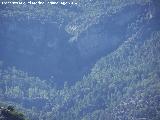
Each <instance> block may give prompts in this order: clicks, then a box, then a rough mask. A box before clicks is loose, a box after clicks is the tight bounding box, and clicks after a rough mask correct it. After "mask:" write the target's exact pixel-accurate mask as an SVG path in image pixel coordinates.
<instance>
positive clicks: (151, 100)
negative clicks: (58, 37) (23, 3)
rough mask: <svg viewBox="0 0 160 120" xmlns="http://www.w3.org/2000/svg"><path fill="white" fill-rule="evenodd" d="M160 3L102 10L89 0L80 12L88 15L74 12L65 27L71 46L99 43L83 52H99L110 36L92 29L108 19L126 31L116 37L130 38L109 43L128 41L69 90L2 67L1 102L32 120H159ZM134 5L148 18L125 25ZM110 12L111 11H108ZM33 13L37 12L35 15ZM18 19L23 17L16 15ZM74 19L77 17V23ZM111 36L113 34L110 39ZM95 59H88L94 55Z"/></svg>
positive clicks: (127, 2) (123, 0)
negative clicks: (124, 16)
mask: <svg viewBox="0 0 160 120" xmlns="http://www.w3.org/2000/svg"><path fill="white" fill-rule="evenodd" d="M157 1H158V0H155V1H154V2H153V1H152V2H151V1H149V0H147V1H144V0H140V1H139V2H138V1H132V0H118V1H115V0H111V1H110V2H105V1H103V2H104V3H105V4H102V5H103V7H102V5H101V4H100V5H99V4H98V3H99V2H98V1H94V4H89V3H88V2H86V1H85V0H83V1H82V3H83V2H84V3H85V4H84V6H81V5H79V6H78V7H79V9H82V13H81V12H80V13H77V14H76V13H74V12H73V11H70V12H71V13H72V14H71V13H68V15H69V18H68V19H72V20H71V21H70V22H69V23H68V24H66V25H65V26H63V27H64V28H65V30H66V31H67V32H68V33H69V34H71V35H72V37H73V38H71V39H70V42H73V41H74V42H75V41H76V42H77V43H76V44H78V45H82V44H83V45H85V44H86V43H88V44H90V43H92V42H93V44H90V45H89V47H88V46H87V47H86V49H83V50H84V51H85V50H86V51H87V52H88V51H89V48H92V50H94V49H96V48H97V46H98V45H99V44H97V43H98V42H99V40H102V41H103V40H106V36H105V35H104V36H103V37H104V38H103V37H102V38H101V37H100V36H101V35H103V34H105V32H103V31H105V29H104V30H103V29H100V30H99V31H100V32H99V33H97V32H96V35H94V33H95V32H93V31H94V30H96V29H94V30H93V29H92V27H93V26H94V25H97V24H98V22H100V23H99V24H101V22H102V23H103V20H105V19H106V18H107V20H111V21H112V23H115V24H117V26H118V27H120V28H119V29H118V31H116V32H115V31H111V33H112V32H113V33H114V34H119V32H120V30H121V27H122V26H123V27H124V29H125V30H124V31H126V33H124V34H123V33H122V32H120V33H121V34H123V35H118V36H116V37H114V36H112V37H108V39H109V40H110V42H104V43H105V44H106V43H108V44H109V43H110V44H116V42H117V41H118V40H119V39H121V40H122V39H124V40H122V41H121V44H118V45H115V46H116V47H117V48H115V49H114V50H113V51H111V52H108V51H107V50H108V49H103V52H105V53H106V54H105V55H104V56H102V57H101V58H100V59H99V60H97V62H96V63H95V65H94V66H93V67H92V68H91V70H90V71H89V72H88V74H87V75H84V76H83V79H81V80H79V81H77V82H76V83H75V84H73V85H70V84H68V83H67V82H65V83H64V86H63V88H58V87H57V85H56V83H55V82H54V81H53V79H50V80H42V79H40V78H39V77H36V76H32V75H30V74H28V73H27V72H24V71H22V70H19V69H18V68H17V67H11V66H10V67H8V68H6V66H5V65H4V64H5V61H4V62H3V61H1V62H0V101H1V102H3V103H6V104H9V105H14V106H16V108H18V110H19V111H21V112H23V113H25V115H26V116H27V117H28V118H29V119H30V120H159V119H160V24H159V22H158V21H159V18H160V16H159V11H160V9H159V5H160V4H158V3H159V2H157ZM79 2H81V1H79ZM132 5H135V6H136V5H140V6H141V7H142V8H143V7H144V9H143V10H142V11H143V12H142V11H141V9H140V10H139V11H138V12H137V13H134V11H133V10H131V13H132V12H133V16H134V17H132V15H131V16H130V17H128V19H127V17H126V19H125V20H126V21H124V18H123V17H122V18H123V19H121V20H120V18H119V16H118V15H119V14H122V11H121V10H122V9H123V8H124V7H126V6H129V7H130V6H132ZM143 5H144V6H143ZM86 6H87V7H86ZM106 6H110V7H107V8H106ZM55 8H56V7H55ZM101 8H102V9H101ZM133 8H134V7H133ZM135 8H136V7H135ZM16 9H18V8H16ZM19 9H21V8H19ZM19 9H18V10H19ZM31 9H33V10H34V9H37V8H36V7H35V8H30V9H29V10H31ZM57 9H58V8H57ZM58 10H59V9H58ZM63 10H64V9H63ZM63 10H62V11H59V12H60V13H61V12H62V13H61V14H60V15H62V14H65V12H66V11H67V10H64V11H65V12H64V11H63ZM125 10H128V8H127V9H125ZM42 11H43V9H42ZM1 12H3V11H1ZM23 12H24V11H22V13H23ZM36 12H40V11H36ZM118 12H119V13H118ZM127 12H128V11H127ZM40 13H41V12H40ZM139 13H141V14H140V15H139ZM15 14H16V15H19V14H20V13H19V14H18V12H15ZM25 14H27V13H25ZM115 14H117V16H116V15H115ZM134 14H136V15H134ZM137 14H138V16H137ZM3 15H4V16H5V15H6V16H7V15H8V12H7V11H5V14H3ZM35 15H36V13H34V12H33V14H31V15H28V17H30V18H32V17H33V18H35V19H42V18H41V17H44V16H43V14H42V16H39V14H37V16H35ZM50 15H54V14H52V13H48V12H47V15H46V17H48V18H47V20H52V19H50V18H52V16H50ZM123 15H124V14H122V16H123ZM73 16H74V17H75V16H77V17H75V19H73V18H72V17H73ZM59 17H60V18H61V17H62V16H59ZM63 17H64V16H63ZM100 17H101V19H99V18H100ZM116 18H119V19H118V20H119V21H116V20H117V19H116ZM132 19H134V20H132ZM81 21H82V22H81ZM57 22H59V21H58V20H57ZM105 22H106V21H105ZM105 24H106V23H105ZM105 24H104V25H105ZM115 24H114V25H115ZM107 25H108V24H107ZM91 26H92V27H91ZM111 26H112V25H111ZM117 26H116V27H117ZM94 27H95V28H96V26H94ZM100 27H102V26H100ZM116 27H115V28H116ZM73 29H74V30H73ZM108 29H109V28H108ZM87 30H88V31H87ZM92 30H93V31H92ZM86 31H87V34H88V33H91V35H90V36H89V37H88V36H87V37H86V36H85V35H84V36H85V37H84V36H83V37H84V39H82V38H83V37H82V38H81V37H80V35H81V34H83V32H86ZM101 32H102V33H101ZM109 33H110V32H107V35H108V34H109ZM97 36H98V37H97ZM78 37H80V38H81V39H82V40H81V39H80V38H79V41H77V39H78ZM94 38H96V39H95V40H94ZM88 39H89V40H88ZM108 39H107V40H106V41H108ZM83 40H84V41H83ZM85 40H88V41H87V42H86V41H85ZM112 40H113V41H112ZM78 42H79V43H78ZM104 43H103V42H102V43H101V44H104ZM105 44H104V46H105ZM110 44H109V45H110ZM71 45H73V44H71ZM102 46H103V45H102ZM100 47H101V45H100ZM81 49H82V47H81ZM105 50H106V51H105ZM86 51H85V52H86ZM80 52H81V51H80ZM89 53H90V52H88V54H87V55H90V54H89ZM90 59H91V58H90ZM0 111H1V112H0V114H1V116H0V117H2V119H4V120H5V119H9V120H10V119H12V120H14V119H16V120H25V118H24V115H23V114H22V113H19V112H17V111H16V110H15V109H14V108H13V107H12V106H8V107H4V108H2V107H1V109H0Z"/></svg>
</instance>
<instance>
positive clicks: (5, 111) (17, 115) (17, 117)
mask: <svg viewBox="0 0 160 120" xmlns="http://www.w3.org/2000/svg"><path fill="white" fill-rule="evenodd" d="M0 118H1V119H3V120H27V119H25V117H24V115H23V113H21V112H18V111H16V110H15V109H14V107H13V106H8V107H7V108H4V107H1V108H0Z"/></svg>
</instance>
